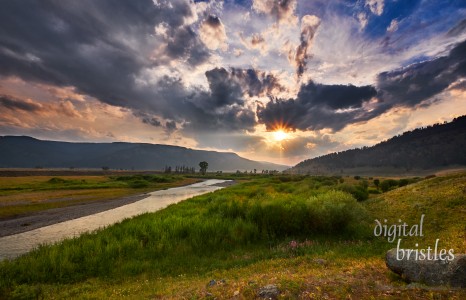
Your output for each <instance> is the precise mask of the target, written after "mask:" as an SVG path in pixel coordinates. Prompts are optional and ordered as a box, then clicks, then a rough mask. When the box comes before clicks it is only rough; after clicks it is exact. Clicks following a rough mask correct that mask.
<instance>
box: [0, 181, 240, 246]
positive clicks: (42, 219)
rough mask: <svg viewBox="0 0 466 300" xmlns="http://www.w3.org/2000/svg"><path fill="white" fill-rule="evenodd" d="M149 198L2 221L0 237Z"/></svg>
mask: <svg viewBox="0 0 466 300" xmlns="http://www.w3.org/2000/svg"><path fill="white" fill-rule="evenodd" d="M235 183H236V182H235V181H226V182H222V183H219V184H216V186H221V187H227V186H231V185H233V184H235ZM148 196H149V194H148V193H144V194H140V195H132V196H126V197H121V198H117V199H111V200H102V201H96V202H91V203H82V204H76V205H72V206H67V207H61V208H53V209H48V210H44V211H39V212H35V213H32V214H28V215H24V216H19V217H13V218H9V219H4V220H0V237H3V236H8V235H12V234H17V233H21V232H26V231H29V230H33V229H36V228H40V227H44V226H48V225H52V224H56V223H60V222H64V221H68V220H72V219H77V218H80V217H84V216H88V215H93V214H96V213H99V212H102V211H106V210H109V209H113V208H116V207H119V206H122V205H126V204H130V203H133V202H136V201H139V200H142V199H144V198H146V197H148Z"/></svg>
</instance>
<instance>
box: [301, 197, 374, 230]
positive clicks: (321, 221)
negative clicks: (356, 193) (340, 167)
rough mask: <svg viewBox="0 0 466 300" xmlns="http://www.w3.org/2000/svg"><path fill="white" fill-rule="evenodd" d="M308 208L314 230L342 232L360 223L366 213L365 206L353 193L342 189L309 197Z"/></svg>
mask: <svg viewBox="0 0 466 300" xmlns="http://www.w3.org/2000/svg"><path fill="white" fill-rule="evenodd" d="M307 205H308V209H309V211H310V218H311V220H312V223H313V224H312V225H313V226H312V230H313V231H318V232H325V233H341V232H344V231H346V230H348V229H349V228H350V227H351V225H354V223H358V221H359V220H361V217H362V216H363V215H364V214H365V213H364V212H365V211H364V208H363V207H362V206H361V205H360V204H359V203H357V202H356V199H354V198H353V197H352V196H351V195H349V194H347V193H345V192H342V191H329V192H326V193H323V194H319V195H317V196H314V197H311V198H309V200H308V202H307Z"/></svg>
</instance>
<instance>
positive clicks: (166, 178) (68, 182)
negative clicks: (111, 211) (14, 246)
mask: <svg viewBox="0 0 466 300" xmlns="http://www.w3.org/2000/svg"><path fill="white" fill-rule="evenodd" d="M196 181H198V179H194V178H185V177H184V176H179V175H129V176H109V177H108V176H62V177H51V176H25V177H2V178H1V180H0V205H1V206H2V209H1V210H0V218H10V217H13V216H17V215H22V214H27V213H33V212H37V211H41V210H46V209H51V208H59V207H65V206H70V205H76V204H83V203H88V202H91V201H102V200H111V199H115V198H119V197H124V196H129V195H135V194H141V193H144V192H148V191H154V190H159V189H166V188H170V187H176V186H180V185H186V184H191V183H194V182H196Z"/></svg>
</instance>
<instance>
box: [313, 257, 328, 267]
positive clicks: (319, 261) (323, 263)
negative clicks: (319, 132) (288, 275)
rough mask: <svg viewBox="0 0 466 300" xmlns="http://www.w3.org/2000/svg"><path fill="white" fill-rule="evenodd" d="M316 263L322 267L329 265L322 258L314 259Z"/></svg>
mask: <svg viewBox="0 0 466 300" xmlns="http://www.w3.org/2000/svg"><path fill="white" fill-rule="evenodd" d="M314 263H316V264H318V265H321V266H326V265H327V261H326V260H325V259H322V258H316V259H314Z"/></svg>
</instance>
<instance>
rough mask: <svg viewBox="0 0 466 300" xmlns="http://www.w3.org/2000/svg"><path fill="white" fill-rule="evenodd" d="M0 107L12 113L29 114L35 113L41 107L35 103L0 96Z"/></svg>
mask: <svg viewBox="0 0 466 300" xmlns="http://www.w3.org/2000/svg"><path fill="white" fill-rule="evenodd" d="M0 106H1V107H3V108H4V109H10V110H13V111H15V110H24V111H29V112H37V111H40V110H41V109H42V106H41V105H39V104H37V103H35V102H32V101H23V100H20V99H15V98H13V97H11V96H7V95H0Z"/></svg>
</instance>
